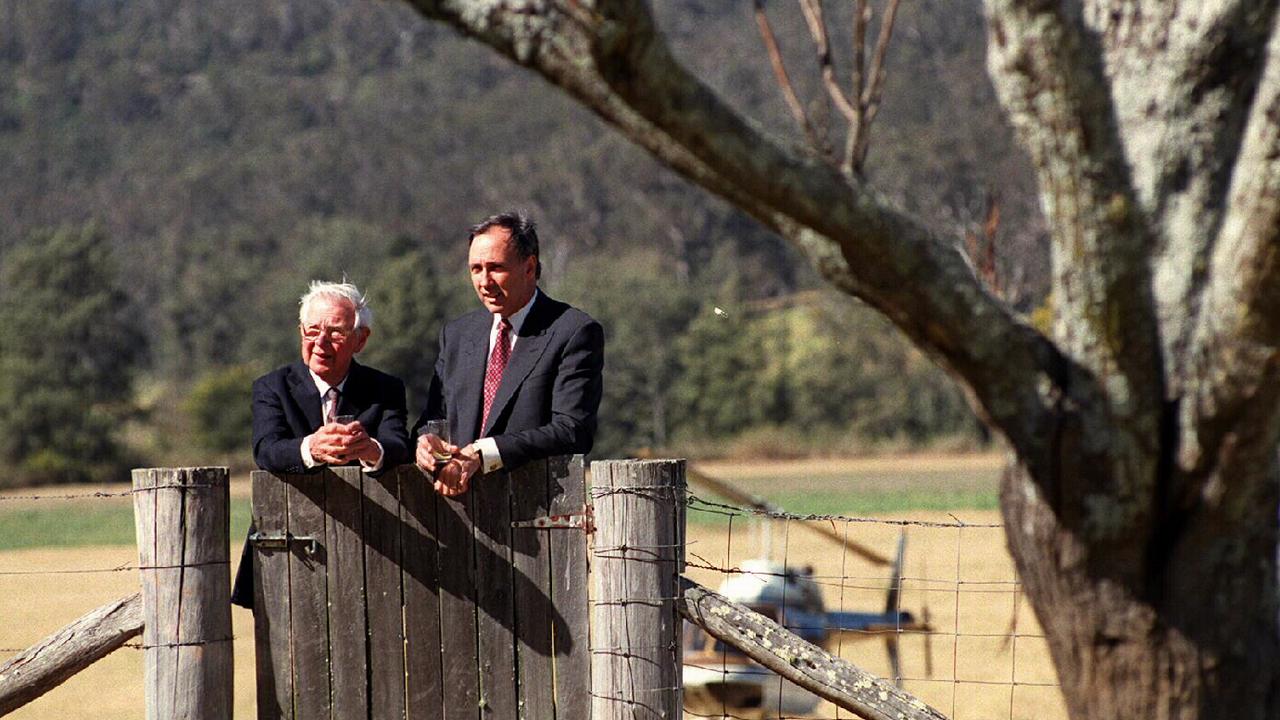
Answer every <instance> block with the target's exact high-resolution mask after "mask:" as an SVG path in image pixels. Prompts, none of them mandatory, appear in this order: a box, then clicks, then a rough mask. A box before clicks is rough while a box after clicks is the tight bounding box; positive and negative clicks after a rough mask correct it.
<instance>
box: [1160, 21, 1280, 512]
mask: <svg viewBox="0 0 1280 720" xmlns="http://www.w3.org/2000/svg"><path fill="white" fill-rule="evenodd" d="M1276 24H1277V26H1280V20H1278V21H1276ZM1277 30H1280V27H1277ZM1278 245H1280V47H1277V44H1276V43H1274V42H1273V43H1272V45H1271V47H1270V52H1269V53H1268V62H1267V66H1266V71H1265V74H1264V75H1263V78H1262V82H1261V85H1260V87H1259V89H1258V93H1257V95H1256V96H1255V99H1254V103H1253V108H1252V112H1251V113H1250V116H1249V120H1248V129H1247V131H1246V133H1245V136H1244V141H1243V143H1242V148H1241V151H1240V155H1239V159H1238V161H1237V163H1236V166H1235V172H1234V177H1233V182H1232V186H1231V189H1230V194H1229V201H1228V203H1227V212H1226V217H1225V220H1224V221H1223V224H1222V229H1221V232H1220V233H1219V237H1218V241H1217V243H1216V245H1215V247H1214V252H1213V255H1212V264H1211V265H1210V268H1209V277H1210V280H1209V284H1208V285H1207V287H1206V289H1205V294H1204V300H1203V303H1202V305H1203V307H1202V309H1201V312H1200V315H1199V323H1198V325H1197V328H1196V335H1195V339H1194V352H1195V354H1194V359H1193V369H1194V375H1193V376H1192V377H1191V378H1190V379H1189V381H1188V384H1189V386H1190V387H1191V388H1194V389H1195V393H1194V395H1191V396H1190V397H1188V398H1187V399H1186V401H1185V405H1184V407H1183V408H1182V410H1183V423H1182V428H1183V438H1182V443H1181V453H1182V456H1181V458H1180V462H1181V464H1182V466H1183V468H1184V469H1185V470H1186V471H1187V472H1188V473H1189V474H1190V475H1192V476H1193V477H1196V478H1204V477H1207V476H1208V475H1209V474H1210V472H1212V471H1213V470H1216V468H1213V467H1212V465H1211V463H1212V462H1213V458H1214V457H1215V456H1216V455H1217V454H1218V452H1217V451H1218V450H1219V448H1220V446H1221V445H1222V443H1224V442H1227V438H1228V437H1232V436H1239V435H1241V434H1245V433H1261V434H1262V437H1263V438H1264V441H1263V442H1259V443H1256V445H1257V447H1262V448H1271V447H1274V445H1275V441H1276V437H1277V435H1278V434H1280V428H1278V427H1277V413H1280V289H1278V288H1280V247H1278ZM1232 441H1233V442H1235V443H1236V444H1239V443H1238V441H1237V440H1234V439H1233V440H1232ZM1271 459H1272V458H1266V459H1257V458H1254V459H1251V460H1253V461H1258V460H1263V461H1270V460H1271ZM1218 474H1224V473H1218ZM1225 475H1226V476H1227V477H1231V475H1229V474H1225ZM1197 487H1198V486H1192V487H1191V488H1190V489H1189V490H1188V491H1187V492H1188V493H1194V492H1196V489H1197Z"/></svg>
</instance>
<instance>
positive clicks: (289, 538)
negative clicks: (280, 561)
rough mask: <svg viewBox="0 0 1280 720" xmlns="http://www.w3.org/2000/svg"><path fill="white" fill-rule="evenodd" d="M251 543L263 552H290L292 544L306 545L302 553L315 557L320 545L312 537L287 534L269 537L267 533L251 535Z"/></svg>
mask: <svg viewBox="0 0 1280 720" xmlns="http://www.w3.org/2000/svg"><path fill="white" fill-rule="evenodd" d="M249 542H250V543H251V544H253V545H254V546H256V547H260V548H262V549H263V550H288V549H289V545H290V544H291V543H306V544H305V545H304V546H303V547H302V551H303V552H305V553H306V554H307V555H315V554H316V550H318V549H319V547H320V546H319V545H318V544H317V543H316V539H315V538H313V537H311V536H310V535H293V534H291V533H285V534H284V535H267V534H266V533H260V532H255V533H252V534H250V535H249Z"/></svg>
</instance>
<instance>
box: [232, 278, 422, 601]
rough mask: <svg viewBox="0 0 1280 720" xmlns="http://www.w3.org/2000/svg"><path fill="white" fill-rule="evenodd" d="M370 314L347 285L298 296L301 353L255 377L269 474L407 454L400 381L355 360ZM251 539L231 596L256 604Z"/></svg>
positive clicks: (316, 286)
mask: <svg viewBox="0 0 1280 720" xmlns="http://www.w3.org/2000/svg"><path fill="white" fill-rule="evenodd" d="M372 320H373V313H372V312H371V311H370V310H369V306H368V303H367V302H366V301H365V298H364V296H363V295H362V294H361V293H360V291H359V290H358V289H357V288H356V286H355V285H352V284H351V283H346V282H342V283H331V282H320V281H315V282H312V283H311V288H310V290H308V292H307V294H306V295H303V296H302V301H301V307H300V309H299V312H298V335H299V340H300V344H301V350H302V358H301V360H299V361H296V362H293V363H290V364H288V365H285V366H284V367H281V368H277V369H276V370H273V371H272V372H269V373H267V374H266V375H263V376H262V377H260V378H258V379H257V380H255V381H254V383H253V459H254V460H255V461H256V462H257V464H258V467H260V468H262V469H263V470H267V471H269V472H273V473H302V472H307V471H308V470H311V469H312V468H317V467H321V466H324V465H356V464H359V465H360V466H361V467H363V468H364V469H365V470H366V471H367V472H377V471H379V470H381V469H383V468H392V467H395V466H396V465H399V464H401V463H404V462H406V461H408V460H409V458H410V451H409V435H408V432H407V430H406V428H405V392H404V383H403V382H401V381H400V380H399V379H398V378H394V377H392V376H390V375H387V374H386V373H383V372H379V371H377V370H374V369H373V368H370V367H366V366H364V365H361V364H360V363H358V362H356V361H355V356H356V353H358V352H360V351H361V350H362V349H363V348H364V345H365V343H366V342H367V341H368V339H369V333H370V330H371V328H370V325H371V323H372ZM251 558H252V553H251V552H250V551H249V545H248V543H246V544H245V551H244V554H243V556H242V559H241V563H240V571H239V573H238V574H237V576H236V583H235V588H234V590H233V591H232V594H231V601H232V602H233V603H235V604H237V605H242V606H244V607H248V608H252V607H253V569H252V565H251V564H250V563H249V562H248V561H249V560H251Z"/></svg>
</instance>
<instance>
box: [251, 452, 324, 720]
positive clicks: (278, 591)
mask: <svg viewBox="0 0 1280 720" xmlns="http://www.w3.org/2000/svg"><path fill="white" fill-rule="evenodd" d="M251 477H252V482H253V525H254V527H255V528H256V529H257V531H258V532H260V533H262V534H264V535H283V534H284V533H285V532H286V531H288V529H289V528H288V522H287V513H288V510H287V507H286V504H285V489H286V486H285V484H284V483H283V482H281V481H280V480H278V479H276V477H275V476H274V475H272V474H271V473H268V472H264V471H262V470H254V471H253V473H252V475H251ZM246 557H247V559H248V561H249V562H250V563H252V566H251V568H248V569H246V568H241V570H240V572H247V571H249V572H252V573H253V607H254V611H253V630H254V633H253V636H254V654H255V655H256V656H257V657H256V660H257V669H256V674H257V679H258V720H279V719H280V718H289V717H293V673H292V672H291V670H290V668H291V667H292V665H293V653H292V649H291V648H290V644H289V623H290V617H289V553H287V552H285V551H283V550H270V549H264V548H250V552H249V554H248V555H247V556H246ZM326 684H327V683H326ZM327 694H328V691H327V689H326V695H327Z"/></svg>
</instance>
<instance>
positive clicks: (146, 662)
mask: <svg viewBox="0 0 1280 720" xmlns="http://www.w3.org/2000/svg"><path fill="white" fill-rule="evenodd" d="M155 485H156V475H155V474H154V473H151V472H149V471H145V470H135V471H134V472H133V517H134V532H135V534H136V536H137V542H138V567H142V568H154V567H155V566H156V564H157V563H156V494H155V491H154V490H153V488H155ZM140 575H141V581H142V617H143V628H142V642H143V644H144V645H148V646H150V645H155V644H156V634H157V632H158V631H159V625H158V624H156V623H147V622H146V618H154V617H156V604H157V602H158V601H159V597H158V595H159V592H158V590H159V587H160V585H159V580H160V578H159V576H158V575H157V574H156V571H146V570H144V571H142V572H141V573H140ZM157 660H158V658H157V656H156V655H155V654H154V653H149V652H148V653H144V656H143V660H142V667H143V682H144V683H145V687H147V688H148V691H147V693H146V713H147V717H148V718H154V717H157V714H156V713H157V710H158V708H157V707H156V695H155V693H153V692H151V691H150V688H152V687H155V684H156V679H157V675H158V670H157Z"/></svg>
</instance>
